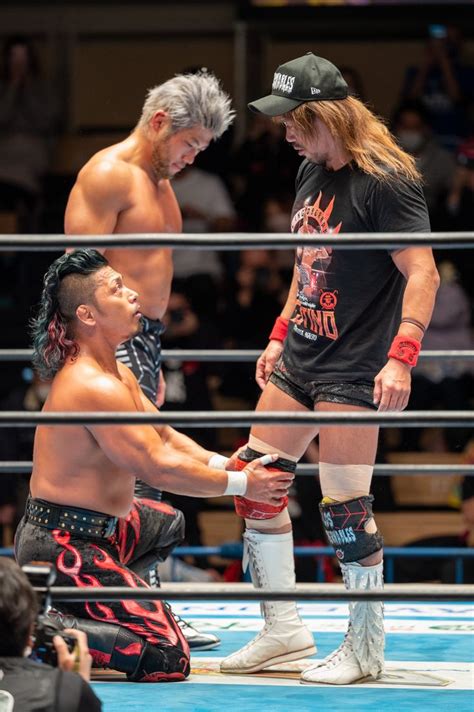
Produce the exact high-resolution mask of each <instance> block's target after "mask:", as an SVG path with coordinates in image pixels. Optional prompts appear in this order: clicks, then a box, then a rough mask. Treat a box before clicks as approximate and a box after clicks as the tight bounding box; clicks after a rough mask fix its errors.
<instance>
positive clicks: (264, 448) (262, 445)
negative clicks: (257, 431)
mask: <svg viewBox="0 0 474 712" xmlns="http://www.w3.org/2000/svg"><path fill="white" fill-rule="evenodd" d="M248 446H249V448H250V449H251V450H255V451H256V452H262V453H264V454H265V455H267V454H268V455H269V454H270V453H272V452H276V453H277V455H280V457H282V458H283V459H284V460H289V461H290V462H292V461H293V460H295V462H296V458H295V457H293V455H290V453H289V452H285V451H284V450H281V449H280V448H278V447H275V446H274V445H269V443H266V442H264V441H263V440H260V439H259V438H256V437H255V436H254V435H250V437H249V442H248Z"/></svg>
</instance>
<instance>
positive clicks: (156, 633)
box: [15, 250, 292, 681]
mask: <svg viewBox="0 0 474 712" xmlns="http://www.w3.org/2000/svg"><path fill="white" fill-rule="evenodd" d="M139 310H140V305H139V304H138V300H137V294H136V292H135V291H133V290H131V289H129V288H128V287H127V286H125V284H124V281H123V278H122V276H121V274H120V273H118V272H117V271H116V270H114V269H112V268H111V267H110V266H109V265H108V263H107V260H106V259H105V258H104V257H103V256H102V255H101V254H100V253H99V252H97V251H96V250H77V251H75V252H72V253H70V254H66V255H63V256H62V257H60V258H59V259H57V260H56V261H55V262H54V263H53V264H52V265H51V267H50V268H49V270H48V272H47V274H46V276H45V281H44V289H43V294H42V299H41V304H40V311H39V314H38V317H37V318H36V320H35V321H34V324H33V338H34V362H35V366H36V368H37V370H38V371H39V373H40V374H42V376H43V377H48V378H51V377H53V381H52V387H51V391H50V394H49V396H48V398H47V400H46V403H45V406H44V411H47V412H51V411H88V412H90V411H113V412H130V411H132V412H134V411H135V412H137V411H140V412H156V408H155V406H153V404H152V403H150V401H149V400H148V399H147V398H146V397H145V396H144V395H143V392H142V391H141V389H140V388H139V385H138V383H137V380H136V378H135V376H134V375H133V373H132V372H131V371H130V369H128V368H126V367H125V366H123V364H121V363H119V362H117V361H116V359H115V349H116V347H117V346H118V344H119V343H121V342H122V341H123V340H125V339H128V338H130V337H131V336H133V335H134V334H137V333H139V330H140V317H141V314H140V311H139ZM212 457H218V456H217V454H216V453H214V454H213V453H211V452H209V451H207V450H204V449H203V448H201V447H200V446H199V445H197V444H196V443H195V442H194V441H192V440H191V439H190V438H188V437H186V436H184V435H181V434H179V433H177V432H176V431H175V430H173V429H172V428H170V427H167V426H165V427H156V428H155V427H153V426H151V425H133V426H130V425H113V426H112V425H107V426H106V425H99V426H93V425H90V426H76V425H65V426H55V427H51V426H46V425H42V426H39V427H38V428H37V431H36V437H35V446H34V455H33V473H32V477H31V497H30V498H29V500H28V502H27V506H26V511H25V516H24V518H23V519H22V521H21V522H20V525H19V527H18V530H17V533H16V538H15V552H16V557H17V559H18V561H19V563H21V564H24V563H26V562H28V561H31V560H42V561H50V562H52V563H54V565H55V566H56V568H57V572H58V578H57V582H58V585H66V586H70V585H75V586H78V587H87V586H117V585H119V586H128V587H132V588H140V587H144V586H146V585H147V584H146V583H145V581H144V580H143V578H142V577H141V575H140V574H141V572H142V571H143V570H145V571H146V570H147V567H148V564H147V560H148V559H149V557H150V556H152V557H153V558H154V559H155V560H156V559H157V560H160V559H162V558H163V557H164V556H166V554H167V548H168V547H169V544H170V542H171V545H173V544H174V543H175V531H174V530H175V528H176V526H177V525H176V517H175V512H174V510H173V509H172V508H171V507H165V508H164V505H162V504H161V503H156V502H154V501H151V502H150V501H145V500H139V499H134V498H133V491H134V483H135V475H136V476H139V477H141V478H143V480H144V481H145V482H148V483H149V484H150V485H152V486H156V487H164V488H166V490H168V491H169V492H176V493H178V494H184V495H189V496H195V497H212V496H219V495H224V494H237V493H240V494H243V493H247V494H248V495H249V496H251V497H252V499H255V500H259V501H261V502H265V503H267V504H270V503H273V504H277V503H279V502H281V501H283V498H284V496H285V495H286V492H287V489H288V487H289V485H290V482H291V478H292V476H291V475H287V474H281V473H280V474H275V473H272V472H270V471H269V470H267V469H265V467H264V466H263V465H264V464H265V463H267V464H268V463H269V462H270V461H273V460H274V459H275V458H276V456H271V457H269V458H268V459H265V460H263V463H262V460H260V459H259V460H256V461H254V462H252V463H251V464H250V465H249V467H247V468H246V470H245V472H244V474H243V475H241V473H240V472H226V471H224V470H221V469H211V467H209V466H208V465H207V463H208V462H209V461H210V459H212ZM132 473H133V474H132ZM145 502H146V503H145ZM61 610H62V612H63V613H67V614H71V615H72V616H74V617H75V618H76V619H77V620H76V625H77V627H78V628H80V629H82V630H84V631H85V632H86V633H87V634H88V638H89V645H90V648H91V653H92V656H93V658H94V660H95V662H96V664H99V665H101V666H107V667H111V668H114V669H116V670H120V671H123V672H125V673H127V676H128V677H129V679H130V680H134V681H162V680H182V679H184V678H185V677H186V676H187V675H188V673H189V648H188V645H187V642H186V640H185V638H184V637H183V634H182V632H181V630H180V628H179V626H178V625H177V623H176V621H175V619H174V617H173V615H172V613H171V610H170V609H169V607H168V606H167V605H166V604H162V603H161V602H159V601H149V602H148V601H142V602H140V601H128V600H127V601H126V600H123V601H119V600H117V601H114V602H111V603H107V604H101V603H95V602H87V603H85V604H82V603H74V604H73V603H71V604H68V605H64V606H62V608H61Z"/></svg>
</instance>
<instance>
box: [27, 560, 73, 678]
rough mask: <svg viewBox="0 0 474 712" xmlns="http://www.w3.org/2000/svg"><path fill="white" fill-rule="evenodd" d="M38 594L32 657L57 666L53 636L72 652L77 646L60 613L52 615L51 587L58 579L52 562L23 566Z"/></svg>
mask: <svg viewBox="0 0 474 712" xmlns="http://www.w3.org/2000/svg"><path fill="white" fill-rule="evenodd" d="M21 568H22V570H23V573H24V574H26V576H27V578H28V580H29V582H30V584H31V585H32V586H33V588H34V589H35V591H36V593H37V596H38V607H39V613H38V617H37V619H36V625H35V630H34V634H33V637H34V641H35V642H34V645H33V651H32V656H31V657H32V658H33V659H34V660H36V661H38V662H42V663H46V664H47V665H52V666H53V667H57V665H58V655H57V652H56V648H55V647H54V643H53V638H54V636H55V635H59V636H60V637H61V638H62V639H63V640H64V641H65V643H66V645H67V647H68V650H69V652H70V653H72V652H73V651H74V650H75V649H76V646H77V640H76V638H73V637H72V636H70V635H67V633H64V632H63V630H62V629H63V628H64V627H65V626H64V624H63V623H62V619H61V616H60V615H54V616H53V615H50V614H49V610H50V606H51V593H50V588H51V586H52V585H53V583H54V582H55V580H56V570H55V568H54V566H53V565H52V564H49V563H46V562H43V561H34V562H31V563H30V564H25V565H24V566H22V567H21Z"/></svg>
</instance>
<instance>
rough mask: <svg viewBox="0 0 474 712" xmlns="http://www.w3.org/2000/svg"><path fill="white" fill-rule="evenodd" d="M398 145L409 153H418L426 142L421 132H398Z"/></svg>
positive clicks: (408, 130)
mask: <svg viewBox="0 0 474 712" xmlns="http://www.w3.org/2000/svg"><path fill="white" fill-rule="evenodd" d="M397 135H398V143H399V144H400V146H401V147H402V148H403V149H405V151H408V152H409V153H415V152H416V151H418V150H419V149H420V148H421V147H422V146H423V144H424V142H425V137H424V135H423V134H422V133H421V131H411V130H410V129H406V130H403V129H402V130H401V131H399V132H398V134H397Z"/></svg>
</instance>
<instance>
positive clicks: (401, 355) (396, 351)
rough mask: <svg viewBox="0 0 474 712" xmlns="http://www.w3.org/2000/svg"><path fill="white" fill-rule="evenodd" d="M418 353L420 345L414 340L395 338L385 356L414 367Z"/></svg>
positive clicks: (407, 337)
mask: <svg viewBox="0 0 474 712" xmlns="http://www.w3.org/2000/svg"><path fill="white" fill-rule="evenodd" d="M420 351H421V343H420V342H419V341H417V340H416V339H412V338H411V337H410V336H396V337H395V338H394V340H393V341H392V345H391V346H390V351H389V352H388V354H387V356H388V357H389V358H395V359H397V361H401V362H402V363H406V364H407V365H408V366H416V364H417V361H418V354H419V353H420Z"/></svg>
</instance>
